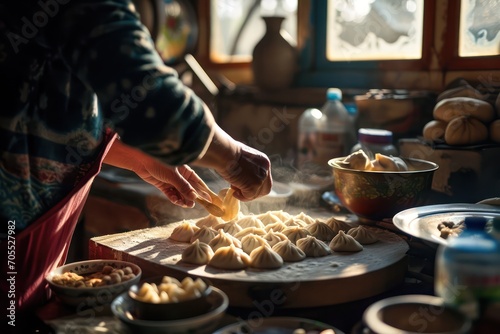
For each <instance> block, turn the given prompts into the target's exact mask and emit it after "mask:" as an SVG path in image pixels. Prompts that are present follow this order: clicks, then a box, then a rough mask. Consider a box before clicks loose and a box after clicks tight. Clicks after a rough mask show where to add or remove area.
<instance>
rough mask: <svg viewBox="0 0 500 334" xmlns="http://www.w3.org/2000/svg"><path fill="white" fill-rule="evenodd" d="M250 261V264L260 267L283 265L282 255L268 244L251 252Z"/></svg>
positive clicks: (268, 267)
mask: <svg viewBox="0 0 500 334" xmlns="http://www.w3.org/2000/svg"><path fill="white" fill-rule="evenodd" d="M250 261H251V262H250V266H251V267H253V268H258V269H277V268H280V267H281V266H283V259H282V258H281V256H280V255H279V254H278V253H276V252H275V251H273V249H272V248H271V247H270V246H269V245H267V244H264V245H262V246H259V247H257V248H255V249H254V250H253V251H252V252H251V253H250Z"/></svg>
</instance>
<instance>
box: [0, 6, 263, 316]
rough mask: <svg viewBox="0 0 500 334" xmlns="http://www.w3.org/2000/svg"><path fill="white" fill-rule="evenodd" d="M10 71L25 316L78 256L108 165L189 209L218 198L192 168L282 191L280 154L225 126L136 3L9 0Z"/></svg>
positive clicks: (18, 292)
mask: <svg viewBox="0 0 500 334" xmlns="http://www.w3.org/2000/svg"><path fill="white" fill-rule="evenodd" d="M0 73H1V75H0V94H1V96H2V99H1V101H2V104H1V106H0V108H1V115H0V137H1V138H2V139H1V141H0V157H1V158H0V159H1V162H0V199H1V201H2V205H1V206H0V216H1V217H2V224H3V225H4V230H3V234H2V238H1V239H2V242H1V244H0V249H1V250H2V263H3V267H2V270H3V271H2V275H5V276H6V277H2V281H1V282H0V286H1V289H2V291H1V293H2V299H3V300H4V302H6V303H7V307H8V310H9V309H10V310H11V308H14V309H15V311H14V313H15V312H16V311H18V312H21V311H24V310H32V309H34V308H36V307H38V306H40V305H41V304H43V303H44V302H45V301H46V300H47V299H48V298H49V297H50V295H49V292H50V290H49V289H48V286H47V284H46V282H45V281H44V277H45V275H46V274H47V273H48V272H49V271H50V270H51V269H52V268H54V267H57V266H59V265H61V264H63V263H64V261H65V260H66V255H67V251H68V246H69V241H70V239H71V236H72V234H73V231H74V227H75V225H76V223H77V221H78V217H79V215H80V213H81V210H82V207H83V204H84V203H85V199H86V197H87V195H88V192H89V190H90V186H91V184H92V181H93V179H94V178H95V176H96V175H97V174H98V173H99V170H100V168H101V165H102V163H108V164H111V165H114V166H117V167H120V168H126V169H129V170H132V171H134V172H136V173H137V174H138V175H139V176H140V177H141V178H142V179H143V180H144V181H146V182H149V183H151V184H153V185H154V186H156V187H158V188H159V189H160V190H162V191H163V192H164V193H165V195H166V197H167V198H168V199H169V200H170V201H172V202H173V203H174V204H177V205H180V206H183V207H192V206H193V205H194V200H195V198H196V197H197V196H201V197H205V198H207V197H208V196H207V194H206V193H204V191H203V188H202V187H200V184H201V182H202V181H201V179H200V178H199V176H198V175H196V173H195V172H194V171H193V169H191V168H190V167H189V165H191V166H199V167H204V168H211V169H214V170H215V171H216V172H217V173H218V174H220V175H221V176H222V178H224V179H225V180H226V181H227V182H228V183H229V184H230V186H231V187H232V188H233V189H234V190H235V192H234V196H235V197H236V198H238V199H239V200H241V201H250V200H252V199H255V198H258V197H260V196H264V195H266V194H268V193H269V192H270V189H271V187H272V176H271V173H270V168H271V166H270V162H269V159H268V157H267V156H266V155H265V154H264V153H262V152H260V151H257V150H255V149H253V148H251V147H249V146H247V145H245V144H243V143H241V142H238V141H236V140H234V139H233V138H232V137H231V136H229V135H228V134H227V133H226V132H225V131H223V130H222V129H221V128H220V127H219V126H218V124H217V123H216V121H215V119H214V117H213V116H212V113H211V111H210V110H209V108H208V107H207V105H206V104H205V103H204V102H203V101H202V100H201V99H200V98H199V97H197V96H196V95H195V94H194V92H193V91H192V90H191V89H189V88H188V87H186V86H185V85H183V83H182V82H181V81H180V79H179V78H178V75H177V73H176V72H175V70H173V69H172V68H171V67H168V66H166V65H165V64H164V62H163V61H162V59H161V58H160V56H159V55H158V53H157V52H156V50H155V45H154V42H153V41H152V39H151V36H150V35H149V32H148V31H147V29H146V28H145V27H144V25H143V24H142V23H141V22H140V18H139V15H138V13H137V12H136V11H135V8H134V5H133V3H132V1H131V0H106V1H104V0H79V1H67V0H40V1H8V0H0ZM6 296H7V298H5V297H6ZM8 312H11V311H8Z"/></svg>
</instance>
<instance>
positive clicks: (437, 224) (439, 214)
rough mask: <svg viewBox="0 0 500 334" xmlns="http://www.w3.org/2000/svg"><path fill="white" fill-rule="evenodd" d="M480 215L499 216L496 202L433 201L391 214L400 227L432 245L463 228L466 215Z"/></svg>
mask: <svg viewBox="0 0 500 334" xmlns="http://www.w3.org/2000/svg"><path fill="white" fill-rule="evenodd" d="M475 216H481V217H486V218H487V219H488V220H489V224H488V225H489V226H491V222H492V221H493V219H495V218H500V206H497V205H490V204H472V203H456V204H437V205H428V206H421V207H416V208H412V209H407V210H404V211H401V212H399V213H398V214H396V215H395V216H394V217H393V222H394V225H395V226H396V227H397V228H399V229H400V230H401V231H403V232H405V233H407V234H409V235H411V236H414V237H417V238H420V239H423V240H425V241H428V242H431V243H433V244H436V245H440V244H447V243H448V240H449V239H450V238H453V237H456V236H457V235H459V234H460V232H461V231H462V229H463V221H464V220H465V218H466V217H475Z"/></svg>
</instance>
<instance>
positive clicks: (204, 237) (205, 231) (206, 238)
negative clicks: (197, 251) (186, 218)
mask: <svg viewBox="0 0 500 334" xmlns="http://www.w3.org/2000/svg"><path fill="white" fill-rule="evenodd" d="M216 235H217V231H216V230H214V229H213V228H211V227H208V226H202V227H200V229H199V230H198V231H196V232H194V234H193V236H192V237H191V240H189V242H194V241H195V240H200V241H201V242H204V243H206V244H208V243H209V242H210V241H212V239H213V238H215V236H216Z"/></svg>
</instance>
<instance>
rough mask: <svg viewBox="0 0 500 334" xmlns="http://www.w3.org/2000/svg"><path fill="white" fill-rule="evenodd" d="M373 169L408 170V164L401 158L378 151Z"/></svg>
mask: <svg viewBox="0 0 500 334" xmlns="http://www.w3.org/2000/svg"><path fill="white" fill-rule="evenodd" d="M372 170H375V171H384V172H397V171H405V170H408V166H407V165H406V163H405V162H404V161H403V159H401V158H398V157H393V156H390V157H389V156H387V155H383V154H380V153H376V154H375V160H374V161H373V168H372Z"/></svg>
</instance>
